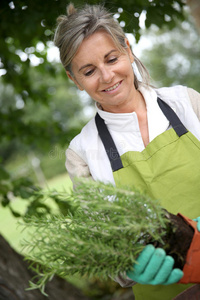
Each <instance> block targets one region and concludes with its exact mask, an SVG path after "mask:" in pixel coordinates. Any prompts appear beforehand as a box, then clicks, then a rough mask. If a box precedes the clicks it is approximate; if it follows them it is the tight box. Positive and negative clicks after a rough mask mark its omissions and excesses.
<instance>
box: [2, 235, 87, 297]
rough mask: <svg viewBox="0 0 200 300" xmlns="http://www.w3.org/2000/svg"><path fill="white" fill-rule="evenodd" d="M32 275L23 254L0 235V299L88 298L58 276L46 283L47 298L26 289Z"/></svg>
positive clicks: (38, 292)
mask: <svg viewBox="0 0 200 300" xmlns="http://www.w3.org/2000/svg"><path fill="white" fill-rule="evenodd" d="M33 276H34V274H33V272H32V271H31V270H30V269H29V268H28V264H27V263H26V262H25V261H24V259H23V256H21V255H19V254H18V253H17V252H15V251H14V250H13V249H12V248H11V247H10V245H9V244H8V243H7V242H6V241H5V239H4V238H3V237H2V236H1V235H0V299H1V300H47V299H50V300H61V299H62V300H64V299H67V300H89V298H87V297H85V296H84V295H83V294H82V293H81V291H80V290H78V289H77V288H76V287H74V286H73V285H71V284H70V283H68V282H67V281H65V280H63V279H61V278H59V277H55V278H53V280H52V281H51V282H49V283H48V284H47V286H46V292H47V294H48V295H49V297H48V298H47V297H45V296H44V295H43V294H41V292H40V291H39V290H32V291H26V288H28V287H29V280H31V279H32V277H33Z"/></svg>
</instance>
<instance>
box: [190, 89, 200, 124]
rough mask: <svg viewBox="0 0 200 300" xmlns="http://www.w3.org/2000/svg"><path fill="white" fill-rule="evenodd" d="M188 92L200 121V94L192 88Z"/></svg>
mask: <svg viewBox="0 0 200 300" xmlns="http://www.w3.org/2000/svg"><path fill="white" fill-rule="evenodd" d="M187 92H188V96H189V99H190V102H191V105H192V108H193V110H194V112H195V114H196V115H197V117H198V119H199V121H200V94H199V93H198V92H197V91H195V90H193V89H191V88H188V89H187Z"/></svg>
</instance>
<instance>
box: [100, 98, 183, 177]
mask: <svg viewBox="0 0 200 300" xmlns="http://www.w3.org/2000/svg"><path fill="white" fill-rule="evenodd" d="M157 101H158V105H159V106H160V109H161V110H162V112H163V113H164V115H165V117H166V118H167V119H168V120H169V122H170V123H171V125H172V127H173V129H174V130H175V131H176V133H177V135H178V136H179V137H180V136H182V135H183V134H185V133H187V132H188V130H187V129H186V128H185V126H184V125H183V124H182V122H181V120H180V119H179V117H178V116H177V115H176V113H175V112H174V111H173V109H172V108H171V107H170V106H169V105H168V104H167V103H165V102H164V101H163V100H161V99H160V98H158V99H157ZM95 122H96V126H97V130H98V133H99V136H100V138H101V141H102V143H103V145H104V148H105V150H106V153H107V155H108V158H109V161H110V164H111V167H112V170H113V172H115V171H117V170H119V169H121V168H123V164H122V161H121V158H120V155H119V152H118V150H117V147H116V145H115V143H114V141H113V139H112V136H111V135H110V132H109V131H108V128H107V126H106V124H105V122H104V120H103V119H102V118H101V117H100V115H99V114H98V113H97V114H96V116H95Z"/></svg>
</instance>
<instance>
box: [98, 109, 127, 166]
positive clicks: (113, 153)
mask: <svg viewBox="0 0 200 300" xmlns="http://www.w3.org/2000/svg"><path fill="white" fill-rule="evenodd" d="M95 122H96V126H97V130H98V132H99V136H100V138H101V140H102V143H103V145H104V148H105V150H106V153H107V155H108V158H109V160H110V164H111V167H112V170H113V172H115V171H117V170H119V169H122V168H123V165H122V161H121V158H120V155H119V152H118V150H117V147H116V146H115V143H114V141H113V139H112V136H111V135H110V132H109V131H108V128H107V126H106V124H105V122H104V120H103V119H102V118H101V117H100V115H99V114H98V113H97V114H96V116H95Z"/></svg>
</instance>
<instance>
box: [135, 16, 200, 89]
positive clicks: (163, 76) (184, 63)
mask: <svg viewBox="0 0 200 300" xmlns="http://www.w3.org/2000/svg"><path fill="white" fill-rule="evenodd" d="M144 35H145V36H146V37H147V38H150V39H151V41H152V46H151V47H150V48H149V49H147V50H144V51H143V53H142V55H141V57H140V58H141V60H142V62H143V63H144V64H145V66H146V67H147V69H148V70H149V72H150V75H151V77H152V79H153V81H154V84H155V86H158V87H162V86H171V85H175V84H181V85H185V86H188V87H191V88H193V89H195V90H197V91H199V92H200V87H199V68H200V51H199V49H200V39H199V33H198V32H197V29H196V28H195V25H194V23H193V21H192V20H191V17H190V16H188V14H185V21H184V22H176V27H175V28H174V29H172V30H171V31H168V29H162V30H159V29H158V28H151V31H147V32H146V33H145V34H144Z"/></svg>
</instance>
